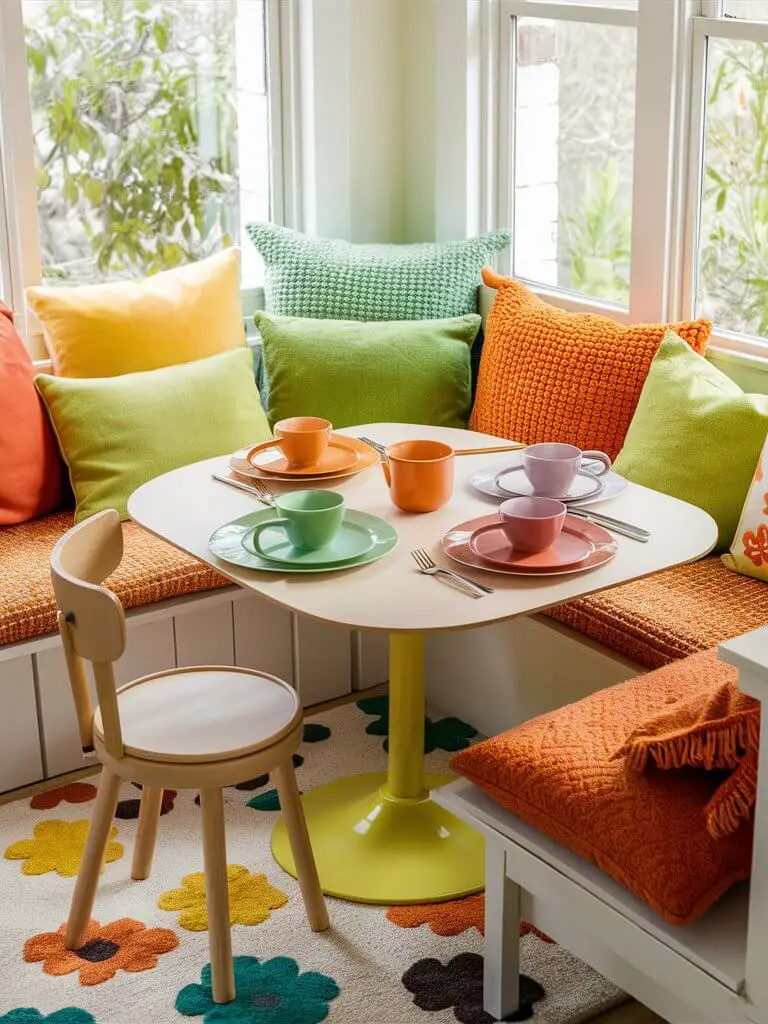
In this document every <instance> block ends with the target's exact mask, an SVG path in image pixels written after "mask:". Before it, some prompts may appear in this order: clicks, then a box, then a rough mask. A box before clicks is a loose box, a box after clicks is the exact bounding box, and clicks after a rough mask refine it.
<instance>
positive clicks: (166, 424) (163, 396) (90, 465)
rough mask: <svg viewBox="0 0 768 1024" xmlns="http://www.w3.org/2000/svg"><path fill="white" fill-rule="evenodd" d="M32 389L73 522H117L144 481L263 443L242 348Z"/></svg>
mask: <svg viewBox="0 0 768 1024" xmlns="http://www.w3.org/2000/svg"><path fill="white" fill-rule="evenodd" d="M35 384H36V386H37V389H38V391H39V392H40V394H41V395H42V398H43V401H44V402H45V404H46V406H47V407H48V413H49V415H50V417H51V422H52V423H53V428H54V430H55V432H56V437H57V439H58V442H59V447H60V448H61V453H62V455H63V456H64V461H65V462H66V463H67V466H68V467H69V477H70V480H71V482H72V489H73V490H74V492H75V500H76V502H77V509H76V511H75V522H80V521H81V520H82V519H87V518H88V516H92V515H94V514H95V513H96V512H100V511H101V510H102V509H105V508H115V509H117V511H118V512H119V513H120V515H121V517H122V518H123V519H126V518H127V517H128V513H127V510H126V505H127V502H128V498H129V496H130V495H131V493H132V492H133V491H134V490H135V489H136V488H137V487H140V486H141V484H143V483H146V482H147V480H151V479H152V477H155V476H159V475H160V474H161V473H167V472H168V471H169V470H171V469H176V468H177V467H179V466H186V465H188V464H189V463H191V462H198V461H199V460H200V459H208V458H211V457H212V456H214V455H226V454H227V453H228V452H233V451H236V450H237V449H238V448H242V447H244V446H245V445H247V444H258V443H259V442H260V441H265V440H267V439H268V438H269V437H271V434H270V430H269V426H268V424H267V419H266V416H265V413H264V410H263V409H262V407H261V403H260V401H259V392H258V391H257V389H256V384H255V382H254V379H253V359H252V356H251V353H250V351H249V350H248V349H247V348H246V347H242V348H237V349H232V350H231V351H229V352H222V353H221V354H219V355H215V356H210V357H209V358H207V359H198V360H195V361H194V362H191V363H182V364H181V365H179V366H166V367H163V368H162V369H160V370H147V371H144V372H141V373H124V374H121V375H120V376H118V377H91V378H77V377H53V376H50V375H48V374H45V373H41V374H38V376H37V377H36V378H35Z"/></svg>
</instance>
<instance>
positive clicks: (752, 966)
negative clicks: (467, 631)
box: [432, 627, 768, 1024]
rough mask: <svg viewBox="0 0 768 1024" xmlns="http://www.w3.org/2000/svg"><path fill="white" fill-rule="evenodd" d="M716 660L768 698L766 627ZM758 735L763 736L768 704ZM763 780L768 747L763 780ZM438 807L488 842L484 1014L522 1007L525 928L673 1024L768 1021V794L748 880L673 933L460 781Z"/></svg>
mask: <svg viewBox="0 0 768 1024" xmlns="http://www.w3.org/2000/svg"><path fill="white" fill-rule="evenodd" d="M719 653H720V658H721V659H722V660H723V661H727V662H730V663H731V664H733V665H735V666H736V667H737V668H738V670H739V685H740V688H741V689H742V690H743V691H744V692H745V693H748V694H750V695H751V696H753V697H756V698H757V699H762V698H763V697H764V696H767V695H768V627H764V628H763V629H759V630H755V631H754V632H752V633H747V634H746V635H744V636H742V637H739V638H738V639H736V640H731V641H728V642H727V643H725V644H723V645H722V646H721V647H720V649H719ZM761 731H762V735H763V737H768V702H764V703H763V704H762V714H761ZM767 776H768V742H765V741H764V742H763V744H762V749H761V752H760V767H759V778H760V779H763V778H765V777H767ZM432 795H433V799H434V800H435V801H436V802H437V803H439V804H440V805H441V806H443V807H445V808H447V809H448V810H450V811H452V812H453V813H454V814H455V815H456V816H457V817H459V818H461V819H462V820H463V821H465V822H467V823H468V824H470V825H472V826H473V827H475V828H476V829H478V830H479V831H480V832H482V834H483V835H484V836H485V841H486V900H485V908H486V909H485V915H486V917H485V1000H484V1001H485V1009H486V1010H487V1011H488V1012H489V1013H490V1014H491V1015H493V1016H494V1017H496V1018H497V1019H499V1018H503V1017H505V1016H506V1015H508V1014H511V1013H512V1012H514V1010H515V1009H517V1005H518V975H519V967H518V951H519V937H518V935H519V932H518V927H519V920H520V918H521V917H522V918H524V919H525V920H527V921H530V922H531V923H532V924H535V925H536V926H537V927H538V928H541V929H542V931H544V932H546V933H547V934H548V935H550V936H551V937H552V938H553V939H555V940H556V941H557V942H559V943H561V944H562V945H563V946H565V947H566V948H568V949H570V950H571V951H572V952H573V953H574V954H575V955H576V956H579V957H581V959H583V960H585V961H586V962H587V963H589V964H591V965H592V966H593V967H594V968H595V969H596V970H597V971H599V972H600V973H601V974H603V975H604V976H605V977H607V978H609V979H610V980H611V981H613V982H614V983H615V984H616V985H619V986H620V987H621V988H623V989H624V990H625V991H627V992H629V993H630V994H631V995H633V996H634V997H635V998H636V999H639V1000H640V1001H641V1002H642V1003H645V1004H646V1005H647V1006H649V1007H650V1008H651V1009H652V1010H654V1011H655V1012H656V1013H658V1014H660V1015H661V1016H662V1017H664V1018H665V1019H666V1020H668V1021H671V1022H675V1024H705V1022H706V1024H745V1022H752V1024H765V1022H768V962H767V960H766V954H767V953H768V787H759V788H758V797H757V806H756V810H755V846H754V852H753V856H752V877H751V879H750V881H749V882H746V883H743V884H741V885H738V886H735V887H734V888H732V889H731V890H729V892H728V893H726V895H725V896H724V897H723V898H722V899H721V900H719V901H718V902H717V903H716V904H715V905H714V907H712V908H711V909H710V910H709V911H708V912H707V913H706V914H705V915H704V916H703V917H702V918H701V919H700V920H699V921H697V922H696V923H695V924H693V925H688V926H685V927H678V926H675V925H670V924H667V923H666V922H665V921H663V920H662V918H660V917H658V916H657V915H656V914H655V913H654V912H653V911H652V910H651V909H650V908H649V907H647V906H646V905H645V904H644V903H642V902H641V901H639V900H638V899H636V898H635V897H634V896H633V895H632V894H631V893H630V892H629V891H628V890H627V889H625V888H624V887H623V886H621V885H619V883H618V882H614V881H613V879H611V878H609V877H608V876H607V875H605V874H603V872H602V871H600V870H599V869H598V868H596V867H595V866H594V865H592V864H590V863H588V862H587V861H586V860H583V859H582V858H580V857H579V856H577V855H576V854H574V853H571V852H570V851H568V850H566V849H565V848H563V847H562V846H560V845H559V844H558V843H557V842H556V841H555V840H553V839H550V838H549V837H548V836H546V835H545V834H544V833H542V832H539V831H538V830H537V829H535V828H533V827H532V826H531V825H528V824H527V823H526V822H524V821H523V820H521V819H520V818H517V817H516V816H515V815H513V814H510V813H509V812H508V811H506V810H504V808H502V807H501V806H500V805H499V804H497V803H495V802H494V801H493V800H491V799H490V798H489V797H488V796H486V795H485V794H484V793H483V792H482V791H481V790H480V789H478V788H477V787H476V786H474V785H473V784H472V783H470V782H467V781H466V780H463V779H461V780H459V781H457V782H454V783H452V784H451V785H449V786H446V787H444V788H443V789H439V790H437V791H435V792H434V793H433V794H432Z"/></svg>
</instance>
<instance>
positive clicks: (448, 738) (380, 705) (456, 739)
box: [357, 696, 477, 754]
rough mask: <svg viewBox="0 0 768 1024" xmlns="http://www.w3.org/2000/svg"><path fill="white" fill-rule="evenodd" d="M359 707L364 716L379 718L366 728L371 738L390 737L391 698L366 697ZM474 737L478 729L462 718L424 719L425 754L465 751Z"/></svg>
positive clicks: (386, 746) (386, 748) (386, 742)
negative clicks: (436, 751) (435, 720)
mask: <svg viewBox="0 0 768 1024" xmlns="http://www.w3.org/2000/svg"><path fill="white" fill-rule="evenodd" d="M357 706H358V707H359V708H360V710H361V711H362V712H363V714H364V715H376V716H377V717H376V721H374V722H369V723H368V725H366V727H365V731H366V732H367V733H368V734H369V736H388V735H389V697H387V696H382V697H365V698H363V700H359V701H358V702H357ZM473 736H477V729H474V728H473V727H472V726H471V725H468V724H467V723H466V722H462V720H461V719H460V718H441V719H440V721H439V722H433V721H432V719H431V718H426V717H425V718H424V753H425V754H431V753H432V751H433V750H448V751H455V750H463V749H464V748H465V747H468V746H469V745H470V741H471V740H472V737H473ZM384 749H385V750H389V741H388V740H387V739H385V740H384Z"/></svg>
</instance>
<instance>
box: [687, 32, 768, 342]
mask: <svg viewBox="0 0 768 1024" xmlns="http://www.w3.org/2000/svg"><path fill="white" fill-rule="evenodd" d="M767 101H768V44H764V43H756V42H740V41H736V40H727V39H715V38H711V39H710V40H709V45H708V51H707V105H706V127H705V145H704V186H703V196H702V206H701V219H700V229H699V253H698V287H697V290H696V310H697V314H699V315H703V316H707V317H709V318H710V319H712V320H713V321H714V323H715V324H716V325H717V326H719V327H722V328H725V329H727V330H732V331H740V332H746V333H748V334H766V333H768V180H766V153H768V109H767V108H766V102H767Z"/></svg>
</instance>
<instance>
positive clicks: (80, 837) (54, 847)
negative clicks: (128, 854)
mask: <svg viewBox="0 0 768 1024" xmlns="http://www.w3.org/2000/svg"><path fill="white" fill-rule="evenodd" d="M88 826H89V822H88V821H87V820H86V819H83V820H82V821H59V820H58V819H51V820H48V821H39V822H38V823H37V825H35V827H34V828H33V829H32V834H33V836H34V839H19V840H18V842H15V843H11V845H10V846H9V847H8V849H7V850H6V851H5V859H6V860H23V861H26V863H25V864H24V865H23V866H22V868H21V873H22V874H23V875H44V874H46V873H47V872H48V871H58V873H59V874H60V875H62V876H63V877H64V878H71V877H72V876H73V875H76V874H77V872H78V869H79V867H80V861H81V860H82V857H83V850H84V849H85V840H86V838H87V836H88ZM116 835H117V829H116V828H113V829H112V831H111V832H110V833H109V839H110V841H109V842H108V843H107V851H106V856H105V858H104V859H105V861H107V862H111V861H113V860H119V859H120V858H121V857H122V856H123V844H122V843H113V842H112V840H113V839H114V837H115V836H116Z"/></svg>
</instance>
